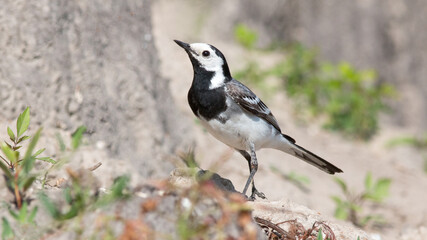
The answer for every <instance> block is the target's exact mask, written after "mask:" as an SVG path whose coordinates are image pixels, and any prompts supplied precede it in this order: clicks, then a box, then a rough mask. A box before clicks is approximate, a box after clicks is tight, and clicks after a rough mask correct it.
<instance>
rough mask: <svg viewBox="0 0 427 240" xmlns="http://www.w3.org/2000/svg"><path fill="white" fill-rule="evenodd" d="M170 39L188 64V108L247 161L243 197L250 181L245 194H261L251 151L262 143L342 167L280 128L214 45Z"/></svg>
mask: <svg viewBox="0 0 427 240" xmlns="http://www.w3.org/2000/svg"><path fill="white" fill-rule="evenodd" d="M174 41H175V43H177V44H178V45H179V46H180V47H182V48H183V49H184V50H185V52H186V53H187V54H188V57H189V58H190V61H191V64H192V66H193V73H194V75H193V81H192V84H191V87H190V89H189V91H188V95H187V98H188V103H189V105H190V108H191V110H192V112H193V113H194V115H196V117H197V118H198V119H200V122H201V124H202V126H203V127H204V128H206V130H207V131H208V132H209V133H210V134H211V135H213V136H214V137H215V138H216V139H218V140H219V141H221V142H223V143H224V144H226V145H228V146H230V147H231V148H234V149H235V150H237V151H238V152H239V153H240V154H241V155H243V157H244V158H245V159H246V160H247V162H248V165H249V177H248V179H247V181H246V184H245V187H244V189H243V191H242V193H243V195H244V196H246V192H247V190H248V188H249V185H250V184H251V183H252V193H251V195H250V197H249V199H250V200H255V198H256V197H259V198H262V199H265V198H266V197H265V194H264V193H262V192H260V191H258V190H257V188H256V187H255V182H254V176H255V173H256V172H257V170H258V160H257V156H256V151H257V150H259V149H261V148H273V149H277V150H280V151H283V152H285V153H288V154H290V155H293V156H295V157H297V158H299V159H301V160H303V161H305V162H307V163H309V164H311V165H313V166H315V167H317V168H319V169H320V170H322V171H324V172H326V173H329V174H335V173H340V172H343V171H342V170H341V169H339V168H338V167H336V166H335V165H333V164H331V163H329V162H328V161H326V160H325V159H323V158H321V157H319V156H317V155H316V154H314V153H312V152H310V151H309V150H307V149H305V148H303V147H301V146H299V145H297V144H296V141H295V140H294V139H293V138H292V137H290V136H288V135H286V134H284V133H282V131H281V128H280V127H279V124H278V122H277V120H276V118H275V117H274V116H273V114H272V112H271V111H270V109H269V108H268V107H267V106H266V105H265V104H264V102H263V101H261V99H260V98H259V97H257V96H256V95H255V93H254V92H252V91H251V90H250V89H249V88H248V87H247V86H245V85H244V84H242V83H241V82H239V81H237V80H236V79H234V78H233V77H232V76H231V73H230V69H229V67H228V64H227V61H226V59H225V56H224V54H222V52H221V51H219V50H218V49H217V48H216V47H214V46H212V45H210V44H207V43H191V44H189V43H185V42H182V41H179V40H174ZM246 197H247V196H246Z"/></svg>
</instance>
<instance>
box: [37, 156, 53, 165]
mask: <svg viewBox="0 0 427 240" xmlns="http://www.w3.org/2000/svg"><path fill="white" fill-rule="evenodd" d="M36 159H37V160H40V161H43V162H48V163H52V164H56V163H57V162H56V161H55V160H53V159H52V158H50V157H40V158H36Z"/></svg>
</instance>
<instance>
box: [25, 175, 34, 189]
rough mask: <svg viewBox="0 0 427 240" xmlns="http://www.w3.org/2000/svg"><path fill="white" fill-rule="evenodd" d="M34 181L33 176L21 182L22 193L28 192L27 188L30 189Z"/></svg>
mask: <svg viewBox="0 0 427 240" xmlns="http://www.w3.org/2000/svg"><path fill="white" fill-rule="evenodd" d="M34 180H36V177H35V176H31V177H29V178H26V179H25V180H24V181H23V184H22V190H23V191H24V192H25V191H27V190H28V188H29V187H31V185H32V184H33V182H34Z"/></svg>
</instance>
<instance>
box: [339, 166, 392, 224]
mask: <svg viewBox="0 0 427 240" xmlns="http://www.w3.org/2000/svg"><path fill="white" fill-rule="evenodd" d="M335 182H336V183H337V184H338V185H339V186H340V188H341V191H342V192H343V194H344V198H341V197H339V196H332V200H334V202H335V204H336V208H335V217H336V218H338V219H342V220H350V221H351V222H352V223H353V224H355V225H356V226H359V227H364V226H366V225H367V224H368V223H369V222H371V221H373V222H375V223H381V222H382V221H383V220H382V218H381V217H380V216H378V215H371V214H369V215H366V216H364V217H361V216H360V212H361V211H362V210H363V205H364V204H366V203H367V202H371V203H377V204H378V203H382V202H383V201H384V199H385V198H386V197H387V196H388V195H389V188H390V184H391V180H390V179H388V178H380V179H378V180H377V181H376V182H374V180H373V178H372V174H371V173H368V174H367V175H366V177H365V190H364V191H363V192H362V193H359V194H355V193H353V192H351V191H350V190H349V189H348V186H347V184H346V183H345V182H344V180H342V179H341V178H335Z"/></svg>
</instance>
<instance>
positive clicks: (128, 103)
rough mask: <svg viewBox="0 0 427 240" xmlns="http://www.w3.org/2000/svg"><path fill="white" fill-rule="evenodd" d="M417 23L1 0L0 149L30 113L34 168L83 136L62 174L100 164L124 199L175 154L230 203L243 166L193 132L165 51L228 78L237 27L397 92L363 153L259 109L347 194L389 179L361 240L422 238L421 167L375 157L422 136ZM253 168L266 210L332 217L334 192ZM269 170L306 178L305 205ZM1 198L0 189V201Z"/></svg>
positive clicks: (280, 103) (282, 110)
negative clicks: (337, 176) (183, 155)
mask: <svg viewBox="0 0 427 240" xmlns="http://www.w3.org/2000/svg"><path fill="white" fill-rule="evenodd" d="M426 12H427V7H426V6H425V4H423V2H422V1H411V2H407V1H403V0H393V1H389V2H378V1H369V0H368V1H356V2H353V1H338V0H328V1H309V0H304V1H299V0H287V1H280V0H274V1H270V2H269V3H268V4H267V3H265V2H261V1H256V0H250V1H243V0H242V1H233V2H230V1H225V0H224V1H215V2H211V1H195V0H176V1H166V0H159V1H150V0H140V1H133V0H129V1H89V2H87V1H80V0H78V1H66V0H58V1H47V0H43V1H9V0H4V1H2V7H1V8H0V56H1V57H0V107H1V109H2V111H1V114H0V134H1V138H2V139H7V134H6V127H7V126H13V124H14V121H15V119H16V118H17V116H18V115H19V113H21V112H22V111H23V110H24V109H25V107H26V106H30V107H31V124H30V132H32V133H33V132H35V131H36V129H37V128H38V127H43V128H44V130H43V137H42V139H43V140H42V141H41V142H40V143H39V144H40V145H41V146H43V147H46V148H47V150H46V154H47V155H51V156H55V155H56V154H57V152H58V147H57V143H56V139H55V134H57V133H59V134H61V135H64V136H67V135H69V134H70V133H71V132H73V131H74V130H75V129H76V128H77V127H78V126H80V125H85V126H86V127H87V128H88V132H87V134H85V138H86V145H85V147H84V148H83V150H82V151H83V153H82V154H80V155H78V156H77V158H76V159H75V160H74V161H73V162H71V163H69V164H70V166H72V167H74V168H78V167H85V168H87V167H90V166H92V165H93V164H94V163H97V162H102V166H101V167H100V168H99V169H97V170H96V171H94V175H95V176H96V177H97V178H98V179H99V180H100V182H101V186H100V187H103V188H105V187H107V186H109V185H110V184H111V182H112V180H113V179H114V177H116V176H118V175H122V174H124V173H127V174H130V175H131V179H132V184H133V185H134V186H135V185H138V183H140V182H144V181H147V180H152V179H160V178H164V177H166V176H168V175H169V173H170V172H171V171H172V170H173V169H174V168H176V167H177V166H182V163H181V162H180V160H179V157H178V154H179V153H180V152H185V151H187V150H188V149H189V148H190V147H192V148H194V150H195V154H196V155H195V156H196V159H197V161H198V162H199V165H200V166H201V167H202V168H205V169H207V168H209V169H211V170H214V171H217V172H218V173H219V174H221V175H222V176H223V177H227V178H230V179H231V180H232V182H233V183H234V185H235V187H236V189H237V190H241V188H243V183H244V182H245V180H246V178H247V169H246V162H245V161H244V160H243V158H241V156H239V155H238V154H235V153H233V151H232V150H230V149H228V148H227V147H226V146H224V145H223V144H222V143H220V142H218V141H216V140H215V139H213V138H212V137H211V136H209V135H208V134H206V132H205V131H204V130H203V129H202V128H201V127H200V125H198V124H197V122H196V121H195V119H194V116H193V115H192V113H191V111H190V109H189V107H188V106H187V102H186V94H187V91H188V88H189V86H190V84H191V80H192V71H191V65H190V63H189V61H188V59H187V56H186V55H185V53H183V52H182V50H181V49H180V48H178V47H177V46H176V45H175V43H173V41H172V40H173V39H179V40H182V41H186V42H208V43H211V44H213V45H215V46H217V47H218V48H219V49H221V50H222V52H223V53H224V54H225V55H226V56H227V59H228V62H229V64H230V67H231V71H232V73H233V72H235V71H237V70H238V69H240V68H242V67H243V66H244V60H245V59H246V58H247V57H248V54H247V53H245V50H244V49H242V48H241V47H240V46H239V45H238V44H237V43H236V42H235V40H234V37H233V29H234V26H235V25H236V24H237V23H245V24H246V25H248V26H250V27H251V28H253V29H255V30H256V31H257V32H258V35H259V41H258V45H259V46H261V47H262V46H267V45H268V44H270V43H272V42H275V41H285V42H291V41H300V42H302V43H304V44H306V45H307V46H312V47H316V48H318V49H319V52H320V55H321V57H322V58H323V59H325V60H329V61H332V62H340V61H348V62H350V63H352V64H354V65H355V66H357V67H360V68H374V69H376V70H377V71H378V73H379V77H380V80H381V81H383V82H389V83H391V84H393V85H394V86H395V87H396V89H397V90H398V98H397V99H396V100H391V101H390V105H391V107H392V111H391V113H390V114H384V115H383V116H381V131H380V133H379V134H378V135H377V136H376V137H375V138H374V139H373V140H371V141H370V142H367V143H364V142H360V141H352V140H351V139H350V140H349V139H343V138H342V137H340V136H338V135H334V134H332V133H328V132H326V131H325V130H323V129H322V128H321V127H320V125H321V124H320V123H312V124H311V125H308V126H302V125H301V124H299V123H298V121H297V120H296V119H295V118H294V116H293V111H292V104H293V103H292V101H290V100H289V99H288V98H287V96H286V95H285V94H284V93H278V94H276V95H275V96H273V97H272V98H269V99H267V100H266V103H267V105H269V107H270V108H271V109H272V111H273V112H274V113H275V116H276V117H277V118H278V121H279V124H280V125H281V126H282V128H283V129H286V130H287V131H289V135H291V136H293V137H295V138H296V139H297V141H298V142H299V143H301V144H302V145H303V146H306V147H307V148H309V149H311V150H313V151H314V152H316V153H317V152H319V153H322V154H321V155H322V156H325V158H327V159H328V160H331V161H332V162H334V163H335V164H336V165H338V166H340V167H341V168H343V170H344V172H345V173H344V174H343V175H342V177H343V178H344V179H345V180H346V181H347V182H348V183H349V184H350V185H352V186H354V188H355V189H356V191H357V190H359V189H361V188H362V186H361V185H362V184H363V177H364V176H365V173H366V172H368V171H371V172H374V176H378V177H381V176H385V177H389V178H391V179H392V181H393V183H392V188H391V193H390V195H391V196H390V198H389V199H388V200H387V201H386V203H385V204H384V205H383V206H382V207H381V208H380V209H379V211H380V212H381V213H382V214H383V215H384V216H385V217H386V218H387V219H388V220H389V225H388V227H386V228H381V229H377V228H373V229H368V230H367V231H368V233H369V234H370V235H366V236H367V237H368V236H376V237H377V238H376V239H378V237H381V236H382V237H383V239H404V238H405V237H406V239H420V238H419V236H420V235H417V234H422V232H423V231H424V232H425V226H427V219H426V218H425V216H427V207H426V206H427V205H426V204H425V199H426V197H427V195H426V193H425V191H424V189H426V187H427V177H426V176H427V175H426V174H425V173H423V170H422V162H423V159H422V156H420V154H419V152H417V151H416V150H415V149H413V148H410V147H403V148H398V149H393V150H390V149H387V148H386V147H385V143H386V142H387V141H388V140H389V139H390V138H392V137H396V136H401V135H402V134H413V135H416V136H420V135H422V134H423V133H424V132H425V131H426V130H427V129H426V128H427V125H426V124H425V122H426V121H427V106H426V105H427V82H426V81H425V79H424V78H425V75H426V69H427V48H426V42H427V33H426V32H425V31H424V26H425V25H426V23H427V22H426V21H427V19H426V16H427V14H426ZM259 59H260V63H261V64H266V65H268V64H269V63H270V62H271V59H269V57H262V56H260V58H259ZM255 92H257V91H256V90H255ZM259 159H260V170H259V172H258V173H257V177H256V178H257V184H258V185H257V186H258V188H259V189H262V191H263V192H264V193H265V194H266V195H267V196H268V197H269V200H271V201H279V200H281V201H288V200H290V201H294V202H297V203H298V204H302V205H305V206H308V207H309V208H311V209H314V210H315V211H318V212H320V213H322V214H323V215H326V216H332V215H333V210H334V204H333V202H332V201H331V199H330V195H333V194H337V193H338V192H339V189H338V187H337V186H336V184H335V183H334V182H333V180H332V179H331V178H330V177H329V176H325V175H324V174H323V173H319V172H318V171H317V169H312V168H311V167H310V166H306V165H305V164H303V163H299V162H298V161H295V159H293V158H292V157H289V156H284V154H282V153H279V152H275V151H270V150H266V151H262V152H260V153H259ZM279 159H280V160H279ZM271 164H275V165H277V166H279V167H280V169H281V170H282V171H289V170H290V169H295V170H296V171H298V172H299V173H300V172H301V173H303V174H304V175H308V176H310V179H311V184H310V186H309V188H310V191H308V192H303V191H301V190H300V189H298V188H297V187H295V186H292V185H291V184H289V182H287V181H284V180H283V179H281V178H280V177H278V176H276V175H274V174H273V173H272V172H271V171H270V170H269V166H270V165H271ZM61 174H64V173H57V175H56V177H57V178H60V177H63V176H62V175H61ZM0 186H4V184H2V185H0ZM2 188H3V187H2ZM7 194H8V193H7V192H6V191H5V190H3V189H0V195H1V197H2V199H6V195H7ZM135 204H136V205H137V204H139V203H135ZM259 204H261V205H262V203H259ZM136 205H132V204H129V205H127V206H128V207H129V208H130V207H135V206H136ZM288 205H292V204H288ZM286 206H287V205H286ZM2 211H3V210H2ZM171 211H173V209H172V210H171ZM368 211H378V208H376V207H375V206H373V207H372V208H368ZM125 212H126V211H125ZM262 214H263V213H261V214H260V215H262ZM156 218H157V217H156ZM153 219H154V218H153ZM282 220H283V219H282ZM153 224H154V225H155V221H154V223H153ZM423 226H424V227H423ZM408 236H409V237H408ZM417 236H418V237H417ZM421 236H425V234H424V235H421ZM411 237H412V238H411ZM65 239H66V238H65Z"/></svg>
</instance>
